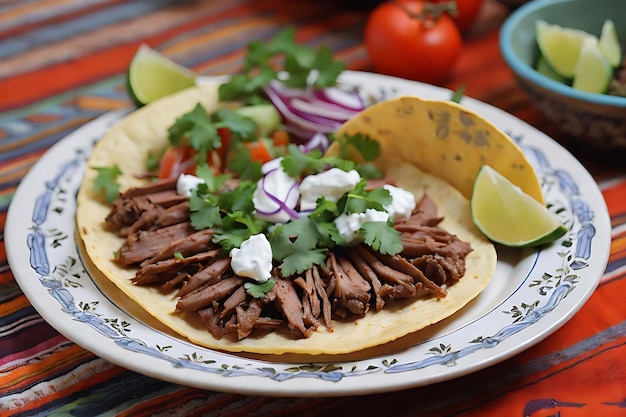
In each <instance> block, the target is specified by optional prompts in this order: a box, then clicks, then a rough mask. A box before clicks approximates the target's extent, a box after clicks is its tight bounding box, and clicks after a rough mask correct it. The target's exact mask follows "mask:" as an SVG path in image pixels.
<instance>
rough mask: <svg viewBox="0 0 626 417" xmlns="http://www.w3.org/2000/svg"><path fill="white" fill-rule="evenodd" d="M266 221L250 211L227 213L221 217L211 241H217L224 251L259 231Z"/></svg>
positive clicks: (264, 226) (237, 245)
mask: <svg viewBox="0 0 626 417" xmlns="http://www.w3.org/2000/svg"><path fill="white" fill-rule="evenodd" d="M266 227H267V223H266V222H264V221H263V220H260V219H258V218H256V217H255V216H254V215H252V214H250V213H244V212H242V211H236V212H233V213H227V214H226V215H225V216H224V217H223V218H222V225H221V227H219V228H217V229H216V230H215V234H214V235H213V242H214V243H218V244H219V245H220V246H222V248H223V249H224V250H225V251H226V252H230V251H231V250H232V249H233V248H238V247H240V246H241V244H242V243H243V242H244V241H246V240H247V239H248V238H249V237H250V236H252V235H256V234H259V233H261V232H262V231H263V230H264V229H265V228H266Z"/></svg>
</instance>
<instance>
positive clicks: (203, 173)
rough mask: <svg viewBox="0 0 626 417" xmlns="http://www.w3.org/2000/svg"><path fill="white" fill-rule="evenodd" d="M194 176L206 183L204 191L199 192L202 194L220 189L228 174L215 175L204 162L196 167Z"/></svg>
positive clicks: (228, 176)
mask: <svg viewBox="0 0 626 417" xmlns="http://www.w3.org/2000/svg"><path fill="white" fill-rule="evenodd" d="M196 176H198V177H199V178H202V180H203V181H204V183H205V184H206V188H207V189H206V191H202V192H201V193H204V194H208V193H216V192H218V191H219V190H221V189H222V187H223V186H224V184H225V183H226V180H227V179H229V178H230V175H228V174H221V175H215V174H214V173H213V170H212V169H211V167H209V165H208V164H207V163H206V162H205V163H203V164H200V165H198V166H197V167H196Z"/></svg>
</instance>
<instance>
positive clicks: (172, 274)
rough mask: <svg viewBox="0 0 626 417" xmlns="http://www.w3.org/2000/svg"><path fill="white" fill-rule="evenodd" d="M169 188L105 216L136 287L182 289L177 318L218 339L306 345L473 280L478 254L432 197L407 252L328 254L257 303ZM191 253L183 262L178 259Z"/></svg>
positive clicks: (411, 224)
mask: <svg viewBox="0 0 626 417" xmlns="http://www.w3.org/2000/svg"><path fill="white" fill-rule="evenodd" d="M175 187H176V183H175V181H172V180H163V181H159V182H155V183H151V184H149V185H147V186H145V187H140V188H133V189H130V190H128V191H126V192H125V193H123V194H120V195H119V197H118V198H117V199H116V200H115V201H114V203H113V205H112V209H111V211H110V213H109V214H108V216H107V217H106V222H107V224H108V225H109V226H110V228H111V229H112V230H113V231H114V232H115V233H117V234H118V235H119V236H121V237H123V238H124V239H125V242H124V244H123V245H122V247H121V248H120V250H119V253H118V257H117V258H116V260H117V262H119V263H120V264H121V265H123V266H125V267H137V268H138V270H137V272H136V274H135V277H134V278H133V282H134V283H135V284H136V285H158V286H161V287H162V288H163V289H164V290H171V289H173V288H178V293H177V296H178V302H177V306H176V308H177V310H179V311H181V312H183V311H184V312H197V314H198V315H199V317H200V320H201V321H202V323H204V325H205V327H206V330H207V331H208V332H210V333H211V334H212V335H213V336H214V337H215V338H217V339H221V338H224V337H227V338H231V339H232V340H242V339H244V338H246V337H248V336H250V335H251V334H253V333H254V332H255V331H256V332H267V331H272V330H276V329H284V330H285V331H288V332H289V333H290V334H291V335H292V336H293V337H294V338H306V337H309V336H311V334H313V332H315V331H316V329H317V328H318V327H320V326H325V327H327V328H328V329H329V330H332V328H333V322H334V321H335V320H350V319H354V318H358V317H362V316H363V315H365V314H366V313H367V312H368V311H369V310H370V308H371V309H373V310H374V311H380V310H382V309H383V308H385V306H386V305H387V304H388V303H391V302H393V301H394V300H399V299H407V298H411V299H417V298H431V297H434V298H443V297H445V296H446V295H447V292H446V289H445V287H446V286H449V285H452V284H454V283H455V282H457V281H458V280H460V279H461V278H462V277H463V275H464V274H465V258H466V256H467V255H468V254H469V253H470V252H471V251H472V247H471V246H470V245H469V244H468V243H466V242H463V241H461V240H459V238H458V237H457V236H455V235H452V234H450V233H448V232H447V231H446V230H444V229H443V228H441V227H439V224H440V222H441V221H442V218H441V217H439V216H438V214H437V207H436V206H435V204H434V203H433V202H432V200H430V198H429V197H428V196H426V195H425V196H424V197H423V198H422V199H421V200H420V201H419V202H418V204H417V206H416V208H415V210H414V212H413V214H412V216H411V217H410V218H409V219H405V220H401V221H397V222H396V223H395V225H394V227H395V228H396V229H397V230H398V231H399V232H400V233H401V236H402V244H403V250H402V252H401V253H400V254H398V255H394V256H391V255H383V254H381V253H377V252H375V251H373V250H372V249H371V248H369V247H368V246H366V245H363V244H360V245H356V246H354V247H350V248H337V249H333V250H331V251H329V254H328V258H327V262H326V263H325V264H323V265H316V266H314V267H312V268H311V269H309V270H307V271H305V272H304V273H302V274H299V275H296V276H289V277H283V276H281V274H280V271H279V269H278V268H275V269H274V271H273V272H272V277H273V278H274V280H275V282H276V284H275V285H274V287H273V288H272V289H271V290H270V291H269V292H268V293H266V294H265V295H263V296H262V297H260V298H255V297H253V296H251V295H249V294H248V293H247V292H246V290H245V288H244V283H245V282H246V279H244V278H242V277H239V276H237V275H236V274H235V273H234V272H233V270H232V268H231V266H230V258H229V257H228V256H226V255H224V254H223V251H222V250H221V248H220V246H219V245H218V244H216V243H213V242H212V236H213V233H212V231H211V230H200V231H197V230H194V229H193V228H192V227H191V225H190V223H189V204H188V202H187V200H186V198H181V197H180V196H177V195H176V194H175V193H176V192H175ZM179 254H182V255H183V256H182V257H181V256H179Z"/></svg>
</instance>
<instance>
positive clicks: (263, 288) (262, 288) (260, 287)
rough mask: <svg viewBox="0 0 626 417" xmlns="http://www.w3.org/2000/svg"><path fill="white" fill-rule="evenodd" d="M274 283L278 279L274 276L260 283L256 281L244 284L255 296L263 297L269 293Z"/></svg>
mask: <svg viewBox="0 0 626 417" xmlns="http://www.w3.org/2000/svg"><path fill="white" fill-rule="evenodd" d="M274 285H276V281H274V278H270V279H268V280H267V281H265V282H263V283H260V284H255V283H254V282H246V283H245V284H243V287H244V288H245V289H246V292H247V293H248V294H250V295H251V296H253V297H254V298H261V297H263V296H264V295H265V294H267V293H268V292H269V291H270V290H271V289H272V288H274Z"/></svg>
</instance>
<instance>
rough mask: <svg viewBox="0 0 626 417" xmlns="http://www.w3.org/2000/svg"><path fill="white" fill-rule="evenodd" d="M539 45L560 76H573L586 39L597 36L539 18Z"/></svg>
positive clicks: (537, 24)
mask: <svg viewBox="0 0 626 417" xmlns="http://www.w3.org/2000/svg"><path fill="white" fill-rule="evenodd" d="M535 30H536V35H537V45H538V46H539V50H540V51H541V54H542V55H543V56H544V58H545V59H546V61H547V63H548V64H549V65H550V67H551V68H552V69H553V70H554V71H555V72H556V73H557V74H559V75H560V76H562V77H565V78H573V77H574V70H575V68H576V61H578V55H579V54H580V49H581V48H582V45H583V42H584V40H585V39H589V38H594V39H595V38H596V37H595V36H593V35H591V34H589V33H587V32H585V31H583V30H579V29H572V28H565V27H562V26H559V25H553V24H550V23H547V22H546V21H544V20H537V22H536V23H535Z"/></svg>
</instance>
